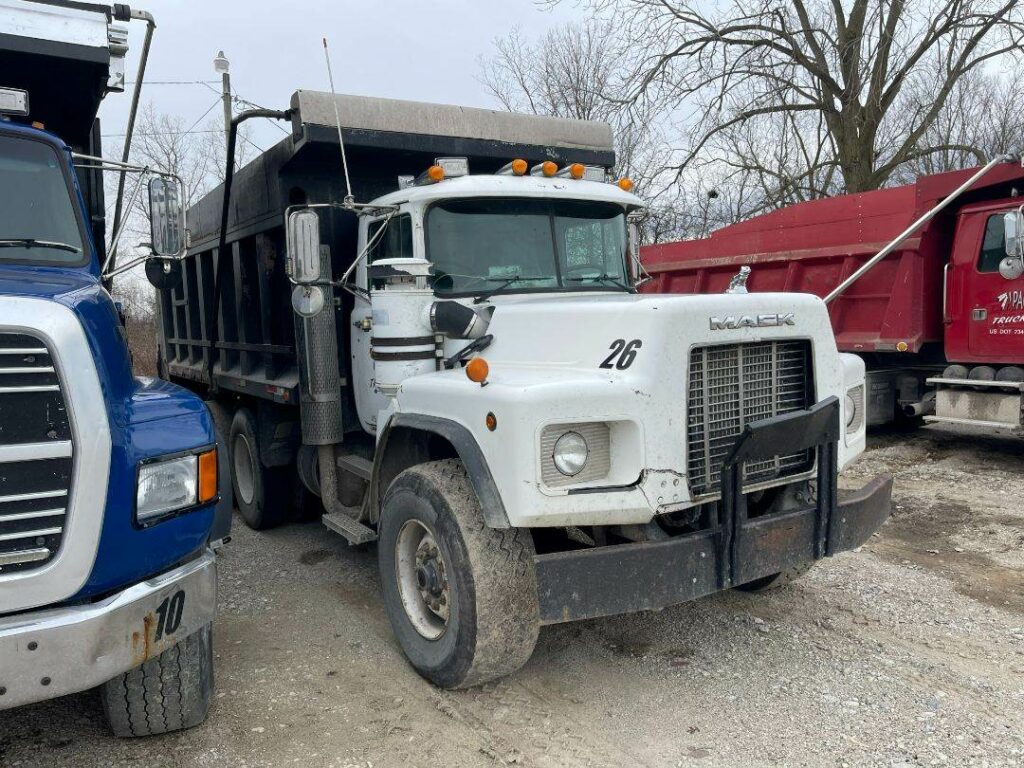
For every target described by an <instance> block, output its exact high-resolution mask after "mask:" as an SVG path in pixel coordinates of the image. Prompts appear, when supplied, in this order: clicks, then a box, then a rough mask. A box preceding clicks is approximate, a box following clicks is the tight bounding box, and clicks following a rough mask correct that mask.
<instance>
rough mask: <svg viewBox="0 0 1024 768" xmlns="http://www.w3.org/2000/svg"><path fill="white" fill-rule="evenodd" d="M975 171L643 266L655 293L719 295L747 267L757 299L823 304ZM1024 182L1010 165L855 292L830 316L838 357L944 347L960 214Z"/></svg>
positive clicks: (754, 223) (823, 206)
mask: <svg viewBox="0 0 1024 768" xmlns="http://www.w3.org/2000/svg"><path fill="white" fill-rule="evenodd" d="M972 173H974V170H972V169H968V170H965V171H954V172H951V173H943V174H936V175H934V176H923V177H921V178H919V179H918V180H917V182H916V183H915V184H909V185H907V186H903V187H894V188H892V189H882V190H876V191H873V192H863V193H861V194H856V195H843V196H840V197H833V198H827V199H822V200H812V201H809V202H806V203H798V204H796V205H791V206H789V207H787V208H782V209H779V210H777V211H773V212H771V213H768V214H765V215H763V216H758V217H757V218H754V219H750V220H749V221H745V222H742V223H740V224H734V225H731V226H728V227H724V228H722V229H719V230H717V231H715V232H713V233H712V234H711V236H710V237H708V238H704V239H700V240H686V241H682V242H677V243H663V244H659V245H650V246H646V247H644V248H643V249H642V250H641V258H642V260H643V262H644V265H645V266H646V268H647V271H648V272H649V273H650V274H651V276H652V277H653V278H654V280H653V281H651V282H650V283H648V284H647V285H646V286H645V287H644V289H643V290H645V291H648V292H654V293H720V292H722V291H724V290H725V289H726V288H727V287H728V285H729V280H730V279H731V278H732V277H733V275H735V274H736V273H737V272H738V271H739V268H740V267H741V266H744V265H748V266H750V267H751V268H752V270H753V271H752V274H751V276H750V279H749V280H748V282H747V288H748V290H750V291H796V292H804V293H814V294H817V295H818V296H825V295H826V294H827V293H828V292H829V291H830V290H832V289H833V288H835V287H836V286H837V285H838V284H839V283H840V282H841V281H842V280H844V279H845V278H846V277H848V276H849V275H850V274H852V273H853V272H854V271H855V270H856V269H857V268H858V267H859V266H860V265H862V264H863V263H864V262H865V261H867V259H869V258H870V257H871V256H873V255H874V254H876V253H877V252H878V251H880V250H881V249H882V248H883V247H884V246H885V245H886V244H887V243H888V242H889V241H890V240H892V239H893V238H895V237H896V236H897V235H898V234H899V233H900V232H902V231H903V230H904V229H906V228H907V227H908V226H909V225H910V224H911V223H912V222H913V221H914V220H915V219H916V218H918V217H919V216H920V215H921V214H923V213H924V212H926V211H927V210H929V209H930V208H932V207H933V206H935V205H936V204H937V203H938V202H939V201H940V200H941V199H942V198H943V197H945V196H947V195H949V194H950V193H951V192H952V191H953V190H955V189H956V188H957V187H958V186H959V185H960V184H962V183H963V182H964V181H966V180H967V179H968V178H969V177H970V176H971V174H972ZM1022 182H1024V171H1022V169H1021V167H1020V166H1018V165H1016V164H1012V163H1007V164H1006V165H1000V166H996V167H995V168H993V169H992V170H991V171H989V172H988V174H986V176H985V177H984V178H983V179H982V180H981V181H979V182H977V183H975V185H974V186H973V187H972V188H971V189H970V190H969V191H968V192H967V193H965V194H964V195H963V197H962V198H960V199H959V200H958V201H957V202H955V203H953V204H952V205H951V206H950V207H949V208H947V209H946V210H945V211H944V212H943V213H942V214H941V215H939V216H938V217H936V218H935V219H933V220H932V221H931V222H929V223H928V224H926V225H925V226H924V227H923V228H922V229H920V230H919V231H918V232H915V233H914V234H913V235H912V236H911V237H910V238H908V239H907V240H905V241H904V242H903V244H902V245H901V246H900V247H899V248H898V249H897V250H896V251H895V252H893V253H892V254H891V255H890V256H889V257H888V258H886V259H885V260H884V261H882V262H881V263H880V264H878V265H876V266H875V267H874V269H872V270H871V271H869V272H868V273H867V274H865V275H864V276H863V277H862V278H861V279H860V280H859V281H857V282H856V283H854V284H853V285H852V286H851V287H850V288H849V289H847V291H846V293H845V294H843V295H842V296H840V297H839V298H838V299H837V300H836V301H834V302H832V304H831V305H830V307H829V311H830V313H831V316H832V327H833V328H834V329H835V332H836V341H837V343H838V345H839V348H840V349H841V350H844V351H848V352H870V351H892V350H894V349H895V348H896V344H897V343H899V342H906V343H907V344H908V346H909V350H908V351H911V352H917V351H919V350H920V349H921V346H922V345H923V344H925V343H928V342H941V341H942V336H943V323H942V291H943V287H942V271H943V267H944V265H945V264H946V262H947V260H948V258H949V253H950V248H951V244H952V242H953V234H954V229H955V225H956V211H957V209H958V208H959V207H960V206H962V205H966V204H968V203H973V202H978V201H979V200H989V199H997V198H1002V197H1009V196H1010V194H1011V187H1012V186H1013V185H1014V184H1016V185H1017V186H1024V185H1022Z"/></svg>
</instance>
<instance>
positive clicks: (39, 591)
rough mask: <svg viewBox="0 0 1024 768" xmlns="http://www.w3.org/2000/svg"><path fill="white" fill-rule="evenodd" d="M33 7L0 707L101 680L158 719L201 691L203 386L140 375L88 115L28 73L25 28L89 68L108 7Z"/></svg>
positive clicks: (0, 588)
mask: <svg viewBox="0 0 1024 768" xmlns="http://www.w3.org/2000/svg"><path fill="white" fill-rule="evenodd" d="M26 5H27V4H21V7H20V8H15V9H13V10H10V13H12V14H13V18H10V19H8V20H9V21H12V22H13V24H12V25H11V30H12V31H13V33H17V34H19V35H22V37H21V45H19V46H14V47H12V48H11V49H5V52H4V53H5V58H4V61H5V62H6V63H7V64H8V66H6V67H4V68H3V69H0V80H4V81H5V82H0V86H3V87H0V709H8V708H11V707H16V706H21V705H24V704H29V703H33V702H38V701H42V700H45V699H50V698H54V697H57V696H62V695H65V694H69V693H75V692H79V691H84V690H87V689H91V688H99V689H100V691H101V695H102V698H103V701H104V709H105V712H106V714H107V717H108V720H109V723H110V725H111V727H112V729H113V731H114V732H115V734H117V735H119V736H141V735H148V734H153V733H161V732H165V731H170V730H176V729H178V728H183V727H189V726H192V725H196V724H197V723H199V722H201V721H202V720H203V719H204V718H205V716H206V711H207V708H208V706H209V701H210V695H211V690H212V646H211V624H212V620H213V616H214V611H215V608H216V584H217V577H216V570H217V569H216V559H215V555H214V552H213V549H212V544H213V543H214V541H215V539H214V537H215V536H216V537H217V538H219V539H223V538H224V536H225V533H224V531H223V529H221V530H220V531H215V526H214V522H215V518H216V517H217V516H218V503H219V502H220V498H221V494H220V490H219V482H218V445H217V443H218V437H217V435H216V433H215V430H214V425H213V421H212V419H211V415H210V412H209V411H208V409H207V407H206V405H205V404H204V403H203V402H202V400H200V399H199V398H197V397H196V396H195V395H193V394H192V393H190V392H188V391H187V390H184V389H182V388H180V387H177V386H175V385H172V384H169V383H167V382H163V381H159V380H154V379H140V378H137V377H135V376H134V375H133V373H132V361H131V355H130V352H129V350H128V347H127V343H126V337H125V332H124V327H123V324H122V320H121V318H120V317H119V312H118V309H117V307H116V306H115V303H114V301H113V299H112V298H111V295H110V293H109V292H108V290H107V287H106V286H105V284H104V278H105V275H104V271H103V266H102V264H103V254H104V243H103V241H102V240H101V239H97V238H96V237H95V233H96V232H102V231H103V229H102V225H103V222H102V220H97V219H95V218H91V217H90V211H91V212H93V213H95V211H97V210H99V211H102V210H103V207H102V200H100V201H99V205H98V206H97V205H93V206H92V207H90V206H87V203H86V198H85V196H84V195H83V187H84V186H85V185H83V183H82V181H85V182H86V184H87V185H88V186H87V187H86V188H87V190H88V191H90V192H91V193H92V194H96V192H97V190H100V191H101V190H102V181H100V180H98V179H97V178H96V177H95V175H94V174H97V173H98V169H97V168H96V164H95V160H96V159H95V158H92V159H91V160H84V161H83V160H81V159H77V160H76V158H77V157H78V155H77V154H74V151H73V147H72V146H69V144H68V141H76V138H77V139H79V140H77V141H76V145H77V147H78V149H79V150H83V149H87V150H88V149H92V150H95V149H97V148H98V134H99V124H98V121H96V120H95V112H93V111H92V108H87V109H86V111H85V113H83V114H78V115H77V117H76V116H75V115H74V114H72V113H71V111H70V110H71V105H72V104H76V103H77V102H76V100H75V99H74V98H71V97H69V98H68V99H67V100H63V96H62V97H61V99H62V103H61V104H57V103H56V102H55V100H54V99H53V98H52V97H48V95H47V92H46V91H45V90H42V89H39V88H34V90H32V91H29V90H27V88H24V87H19V86H28V85H29V84H30V80H31V77H28V76H25V69H26V68H27V69H35V68H36V67H37V66H38V64H39V62H38V61H37V60H36V59H35V53H33V51H35V52H36V53H38V51H40V50H43V51H50V52H52V51H53V48H52V47H51V46H50V43H52V42H53V41H49V40H40V39H39V38H37V37H32V36H30V37H28V38H26V37H24V35H25V33H26V32H29V33H31V34H32V35H35V34H42V32H41V30H43V29H49V30H56V29H64V30H65V31H67V30H72V31H74V32H75V34H76V35H77V38H76V39H77V40H78V41H79V43H81V44H82V45H83V46H84V45H85V44H84V42H83V40H91V42H92V43H93V45H91V46H85V47H86V48H89V54H90V55H89V56H88V58H87V61H90V62H95V61H96V60H97V58H98V57H99V56H100V55H101V54H102V53H106V54H107V55H108V56H109V55H111V49H110V48H109V47H108V44H109V39H110V38H109V34H110V27H111V22H112V21H113V19H112V14H113V12H112V11H111V9H109V8H103V7H95V8H93V9H91V10H90V9H88V7H87V6H84V4H82V3H74V4H71V5H73V6H74V8H70V9H64V8H61V7H60V6H59V5H58V4H54V5H53V6H47V7H46V8H45V10H44V14H45V15H47V16H51V15H54V14H56V15H60V14H62V13H64V12H67V13H68V14H70V16H69V18H68V19H66V21H67V22H68V23H67V24H66V25H64V26H61V25H56V24H50V23H49V22H50V21H52V19H47V20H46V23H40V22H39V20H38V19H36V18H34V16H33V13H34V12H35V11H34V10H33V9H30V8H26V7H25V6H26ZM5 12H6V11H5ZM119 13H120V14H122V15H126V14H128V13H129V11H128V9H127V8H126V7H122V8H121V9H120V10H119ZM2 26H3V25H0V28H2ZM33 30H35V31H33ZM3 39H6V38H3ZM33 46H35V47H33ZM12 50H13V51H16V52H18V53H19V54H22V55H19V56H13V55H11V51H12ZM61 50H63V51H65V53H67V55H66V56H63V57H61V56H50V58H51V59H52V60H51V61H50V62H49V65H50V67H51V68H50V70H49V71H50V72H51V73H53V74H54V76H55V77H56V73H58V72H62V71H63V72H79V66H80V65H81V60H80V59H78V58H77V56H79V55H81V54H82V51H81V50H80V49H79V48H76V47H75V46H74V45H68V46H67V47H65V48H63V49H61ZM120 52H121V51H120V49H118V50H116V51H115V53H120ZM12 62H14V63H17V64H20V66H14V65H13V64H12ZM36 71H38V70H36ZM101 74H102V76H103V77H104V80H101V82H105V81H106V77H109V72H107V71H104V72H102V73H101ZM58 79H59V78H58ZM71 81H72V80H69V82H71ZM93 85H94V86H95V83H93ZM55 86H56V83H53V82H51V83H50V87H51V88H52V89H53V90H52V93H58V92H59V88H56V87H55ZM102 90H103V89H102V87H101V88H100V89H99V91H100V92H102ZM91 103H92V104H93V105H94V106H95V105H97V104H98V101H93V102H91ZM51 116H52V117H54V121H53V124H55V125H63V126H65V127H66V128H67V130H68V138H67V139H65V138H64V137H63V136H58V135H56V134H54V133H52V132H51V131H50V130H48V129H47V127H46V124H47V120H48V119H49V118H50V117H51ZM76 127H77V129H78V134H77V137H76V132H75V128H76ZM82 137H86V138H85V139H83V138H82ZM86 139H87V140H86ZM90 157H91V155H90ZM95 202H96V200H95V198H93V203H95ZM224 513H225V510H224V508H223V505H222V506H221V508H220V517H219V519H220V520H223V519H224ZM172 693H173V694H174V695H173V696H172V695H171V694H172Z"/></svg>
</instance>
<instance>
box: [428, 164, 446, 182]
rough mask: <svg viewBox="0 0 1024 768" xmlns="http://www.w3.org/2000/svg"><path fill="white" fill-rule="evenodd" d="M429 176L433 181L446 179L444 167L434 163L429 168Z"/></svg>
mask: <svg viewBox="0 0 1024 768" xmlns="http://www.w3.org/2000/svg"><path fill="white" fill-rule="evenodd" d="M427 178H428V179H430V180H431V181H444V168H442V167H441V166H440V165H432V166H430V167H429V168H428V169H427Z"/></svg>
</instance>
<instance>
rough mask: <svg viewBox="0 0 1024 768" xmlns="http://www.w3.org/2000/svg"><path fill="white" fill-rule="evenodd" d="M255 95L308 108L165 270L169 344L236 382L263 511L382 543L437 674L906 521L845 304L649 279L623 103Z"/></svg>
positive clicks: (242, 479) (177, 355)
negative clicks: (640, 258)
mask: <svg viewBox="0 0 1024 768" xmlns="http://www.w3.org/2000/svg"><path fill="white" fill-rule="evenodd" d="M335 98H336V101H335V100H334V99H335ZM335 107H337V109H335ZM253 114H254V115H255V116H264V117H266V116H272V117H278V118H283V119H290V121H291V125H292V132H291V135H290V136H289V137H288V138H286V139H284V140H283V141H282V142H281V143H280V144H279V145H277V146H275V147H273V148H272V149H270V150H269V151H267V152H266V153H264V154H263V155H262V156H260V157H258V158H257V159H256V160H255V161H253V162H252V163H250V164H249V165H247V166H245V167H244V168H242V169H241V170H240V171H238V172H237V174H235V175H234V176H233V177H231V176H229V180H228V192H227V195H226V196H225V192H224V189H223V188H220V189H218V190H216V191H214V193H212V194H211V195H210V196H208V197H207V198H206V199H204V200H203V201H201V202H200V203H199V204H198V205H197V206H195V207H194V208H193V209H192V210H191V211H190V213H189V221H188V224H189V228H190V230H191V237H192V247H191V249H190V256H189V258H188V259H187V260H186V261H185V262H184V269H183V270H182V271H180V272H179V271H178V270H177V268H176V265H174V264H168V266H167V267H166V268H165V269H163V270H155V271H154V273H153V279H154V282H155V283H156V284H157V285H158V287H160V288H161V292H160V296H161V318H162V328H161V332H162V338H161V345H160V362H161V366H162V368H163V372H164V374H165V375H166V376H167V377H169V378H170V379H172V380H174V381H178V382H180V383H183V384H185V385H186V386H190V387H192V388H194V389H196V390H198V391H200V392H202V393H203V394H204V395H205V396H207V397H208V398H210V399H212V400H213V401H214V403H213V410H214V412H215V414H216V415H217V418H218V419H219V420H220V421H221V424H222V428H223V429H224V430H225V432H228V433H229V434H230V439H229V441H228V443H229V445H230V447H231V451H232V466H233V482H234V487H235V499H236V503H237V504H238V508H239V511H240V514H241V515H242V517H243V518H244V519H245V521H246V522H247V523H248V524H249V525H250V526H251V527H253V528H266V527H269V526H272V525H276V524H279V523H281V522H283V521H285V520H286V519H288V517H290V516H301V515H305V514H307V513H310V514H313V515H317V516H319V515H322V517H323V522H324V524H325V525H326V526H327V528H329V529H331V530H333V531H336V532H338V533H340V534H341V535H342V536H344V537H346V538H347V539H348V540H349V541H350V542H352V543H354V544H366V543H368V542H371V541H376V542H377V544H376V546H377V549H378V553H379V559H380V574H381V582H382V590H383V598H384V603H385V606H386V610H387V613H388V615H389V617H390V619H391V622H392V625H393V627H394V631H395V634H396V636H397V638H398V641H399V644H400V645H401V647H402V649H403V651H404V652H405V654H406V656H407V657H408V658H409V660H410V661H411V663H412V664H413V666H414V667H415V668H416V669H417V670H418V671H419V672H420V674H422V675H423V676H424V677H426V678H427V679H429V680H431V681H433V682H434V683H436V684H437V685H440V686H443V687H448V688H455V687H464V686H470V685H474V684H478V683H481V682H484V681H487V680H490V679H493V678H495V677H498V676H501V675H505V674H508V673H510V672H512V671H514V670H516V669H518V668H519V667H520V666H521V665H522V664H523V663H525V662H526V660H527V659H528V658H529V656H530V654H531V652H532V650H533V647H534V644H535V641H536V639H537V635H538V629H539V627H540V626H541V625H543V624H550V623H556V622H564V621H571V620H574V619H582V618H591V617H596V616H605V615H611V614H616V613H623V612H628V611H637V610H647V609H658V608H662V607H665V606H668V605H671V604H674V603H679V602H682V601H686V600H691V599H694V598H697V597H700V596H702V595H707V594H709V593H711V592H715V591H717V590H722V589H728V588H731V587H740V588H743V589H748V590H760V589H763V588H767V587H769V586H772V585H775V584H779V583H782V582H784V581H786V580H788V579H790V578H792V577H793V576H794V575H798V574H799V573H802V572H803V571H804V570H806V568H807V566H809V565H810V564H811V563H813V562H814V561H816V560H818V559H820V558H822V557H824V556H827V555H832V554H835V553H837V552H840V551H843V550H848V549H852V548H854V547H857V546H858V545H860V544H861V543H863V542H864V541H865V540H866V539H867V538H868V536H870V534H871V533H872V532H873V531H875V530H876V529H877V528H878V527H879V525H881V524H882V522H883V521H884V520H885V519H886V517H887V516H888V514H889V505H890V492H891V478H889V477H880V478H877V479H876V480H874V481H872V482H871V483H869V484H868V485H867V486H865V487H864V488H863V489H861V490H860V491H857V492H852V493H850V494H848V495H840V494H839V493H838V491H837V480H836V478H837V472H838V471H839V470H840V469H841V468H842V467H844V466H846V465H847V464H849V463H850V462H851V461H853V460H854V459H855V458H856V457H857V456H858V455H859V454H860V453H861V452H862V451H863V449H864V441H865V418H864V415H865V403H864V364H863V362H861V360H860V359H859V358H857V357H855V356H853V355H842V354H839V353H838V352H837V350H836V345H835V341H834V340H833V336H832V331H831V326H830V324H829V317H828V313H827V311H826V309H825V305H824V304H823V303H822V302H821V301H820V300H819V299H817V298H815V297H813V296H809V295H794V294H763V293H762V294H756V295H754V294H749V295H748V294H746V293H744V292H743V289H742V285H741V284H742V278H738V279H737V281H736V286H735V287H734V289H733V292H730V293H727V294H723V295H717V296H658V295H639V294H638V293H637V291H636V286H637V284H638V283H639V282H640V281H642V279H643V274H642V270H641V269H640V267H639V266H638V262H637V258H636V254H637V250H638V232H639V226H637V219H638V218H639V217H640V216H642V212H643V208H644V204H643V201H642V200H641V199H640V198H639V197H637V196H636V195H634V194H633V193H632V191H631V184H630V183H629V182H628V181H627V180H622V179H620V180H618V181H612V180H611V179H612V177H611V176H610V175H609V170H608V169H609V168H611V167H612V165H613V163H614V154H613V152H612V149H611V146H612V145H611V133H610V129H609V127H608V126H607V125H604V124H598V123H589V122H582V121H573V120H563V119H554V118H543V117H534V116H523V115H513V114H505V113H499V112H491V111H486V110H473V109H463V108H458V107H450V106H439V105H431V104H416V103H407V102H398V101H390V100H382V99H371V98H362V97H349V96H339V97H332V96H331V95H329V94H324V93H315V92H309V91H299V92H297V93H296V94H295V96H294V97H293V100H292V106H291V109H290V110H287V111H284V112H281V113H269V112H266V111H259V112H255V113H253ZM336 114H337V115H340V122H341V129H340V131H339V128H338V126H337V125H336V123H335V119H336V118H335V115H336ZM247 117H249V115H243V116H241V117H240V118H237V119H236V124H237V122H240V121H241V120H244V119H246V118H247ZM339 132H340V133H341V134H342V135H343V137H344V147H345V150H346V163H345V166H344V170H343V166H342V161H341V153H340V152H339V141H338V137H339ZM346 175H347V176H348V177H349V178H350V180H351V192H350V190H349V187H347V186H346V181H345V177H346ZM225 197H227V199H225ZM356 200H358V202H356ZM222 222H225V223H226V226H225V224H224V223H222Z"/></svg>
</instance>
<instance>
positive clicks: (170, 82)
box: [125, 80, 220, 85]
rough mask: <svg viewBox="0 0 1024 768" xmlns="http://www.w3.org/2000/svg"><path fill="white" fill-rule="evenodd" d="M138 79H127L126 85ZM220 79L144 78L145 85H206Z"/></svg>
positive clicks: (133, 83) (132, 83)
mask: <svg viewBox="0 0 1024 768" xmlns="http://www.w3.org/2000/svg"><path fill="white" fill-rule="evenodd" d="M136 82H137V81H136V80H127V81H125V85H135V83H136ZM219 82H220V80H143V81H142V84H143V85H206V84H207V83H219Z"/></svg>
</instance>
